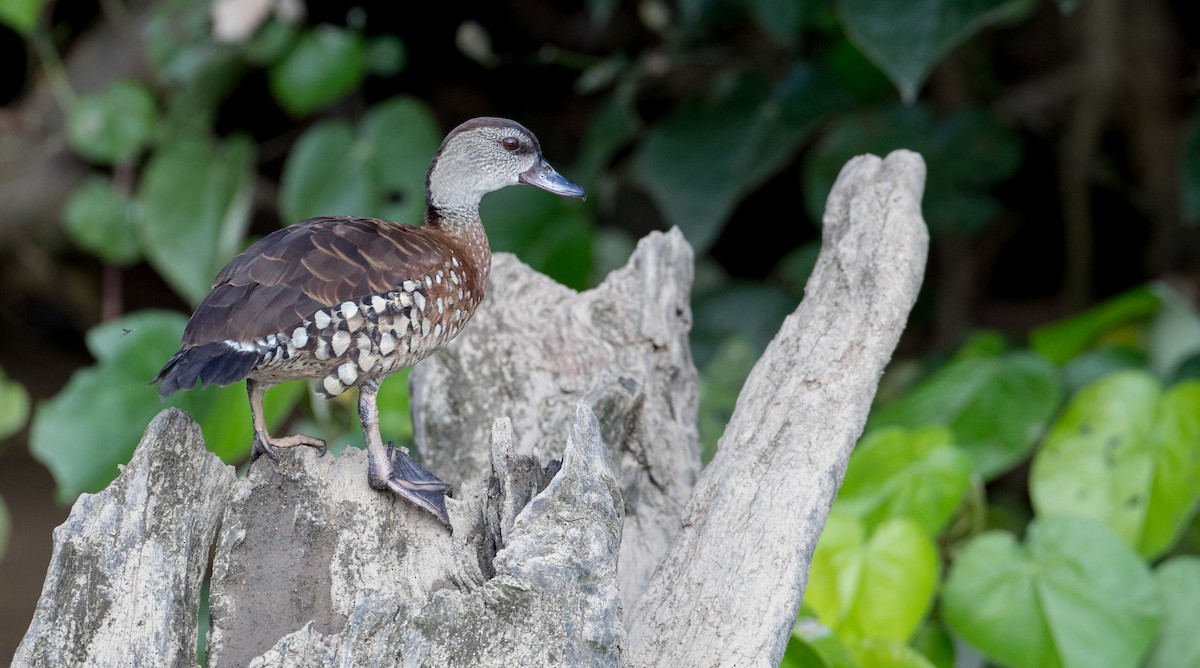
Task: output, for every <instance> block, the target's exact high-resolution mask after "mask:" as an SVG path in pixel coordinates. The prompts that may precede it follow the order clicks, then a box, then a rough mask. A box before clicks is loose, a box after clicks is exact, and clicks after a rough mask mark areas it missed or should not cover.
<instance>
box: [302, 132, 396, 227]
mask: <svg viewBox="0 0 1200 668" xmlns="http://www.w3.org/2000/svg"><path fill="white" fill-rule="evenodd" d="M370 160H371V148H370V147H369V146H367V145H366V143H365V142H362V143H359V142H356V140H355V138H354V130H353V128H351V127H350V124H349V123H346V122H345V121H341V120H333V121H322V122H320V123H316V124H314V125H313V126H312V127H310V128H309V129H308V130H307V131H305V133H304V134H303V135H302V136H301V137H300V139H299V140H298V141H297V142H296V144H295V146H293V147H292V151H291V153H289V154H288V157H287V163H286V164H285V165H284V168H283V179H282V182H281V183H280V191H279V208H280V211H282V214H283V218H284V220H285V221H286V222H287V223H288V224H290V223H295V222H299V221H301V220H304V219H306V218H311V217H313V216H368V217H379V216H382V215H383V203H382V194H381V193H380V192H379V187H378V186H376V185H375V183H374V179H372V177H371V174H370V171H369V161H370Z"/></svg>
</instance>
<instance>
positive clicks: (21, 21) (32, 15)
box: [0, 0, 46, 553]
mask: <svg viewBox="0 0 1200 668" xmlns="http://www.w3.org/2000/svg"><path fill="white" fill-rule="evenodd" d="M45 5H46V0H3V2H0V23H3V24H4V25H6V26H8V27H9V28H12V29H13V30H15V31H16V32H19V33H21V34H22V35H25V36H29V33H30V32H31V31H33V27H34V26H35V25H37V22H38V16H39V15H41V13H42V7H44V6H45ZM0 553H3V550H0Z"/></svg>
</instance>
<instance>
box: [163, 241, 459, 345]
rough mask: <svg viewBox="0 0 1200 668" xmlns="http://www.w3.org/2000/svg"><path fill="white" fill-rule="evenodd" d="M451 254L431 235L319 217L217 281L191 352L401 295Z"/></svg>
mask: <svg viewBox="0 0 1200 668" xmlns="http://www.w3.org/2000/svg"><path fill="white" fill-rule="evenodd" d="M449 253H450V248H449V247H448V246H447V243H446V241H445V240H443V238H442V237H440V236H438V235H437V234H436V233H431V231H430V230H429V229H426V228H421V227H413V226H411V225H401V224H398V223H389V222H387V221H382V220H375V219H372V218H348V217H337V218H334V217H323V218H311V219H309V220H306V221H303V222H300V223H296V224H295V225H292V226H290V227H286V228H284V229H281V230H278V231H276V232H273V233H271V234H269V235H267V236H265V237H263V238H262V239H260V240H259V241H258V242H257V243H255V244H254V245H252V246H250V247H249V248H247V249H246V250H245V251H243V252H242V253H241V254H240V255H238V256H237V257H235V258H234V259H233V260H232V261H231V262H230V263H229V264H228V265H226V267H225V268H224V269H223V270H221V273H220V274H218V275H217V278H216V280H215V281H214V282H213V289H212V292H210V293H209V295H208V296H207V297H205V298H204V301H203V302H201V303H200V306H198V307H197V308H196V312H195V313H194V314H193V315H192V318H191V320H190V321H188V325H187V329H186V330H185V331H184V334H183V346H184V347H185V348H187V347H191V346H199V345H203V344H205V343H209V342H212V341H223V340H233V341H251V340H254V339H258V338H262V337H264V336H268V335H270V334H275V333H276V332H281V331H284V330H289V329H291V328H293V327H295V326H296V325H298V324H300V323H301V322H303V321H304V320H305V319H308V318H310V317H311V316H312V314H313V313H315V312H316V311H317V310H319V309H322V308H326V307H330V306H335V305H338V304H341V303H342V302H345V301H348V300H352V299H358V298H362V297H366V296H369V295H373V294H379V293H384V292H388V291H390V290H394V289H397V288H398V287H399V286H400V285H401V284H402V283H403V282H404V281H406V280H412V279H418V278H421V277H423V276H426V275H428V274H430V273H432V272H435V271H436V270H437V269H439V268H441V266H442V262H443V260H444V258H446V257H448V256H449Z"/></svg>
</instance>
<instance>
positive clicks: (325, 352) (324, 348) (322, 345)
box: [314, 339, 329, 361]
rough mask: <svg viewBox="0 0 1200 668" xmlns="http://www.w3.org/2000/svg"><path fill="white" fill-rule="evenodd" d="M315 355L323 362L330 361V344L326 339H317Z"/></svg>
mask: <svg viewBox="0 0 1200 668" xmlns="http://www.w3.org/2000/svg"><path fill="white" fill-rule="evenodd" d="M314 354H315V355H316V356H317V359H319V360H321V361H324V360H327V359H329V342H328V341H326V340H325V339H317V350H316V352H315V353H314Z"/></svg>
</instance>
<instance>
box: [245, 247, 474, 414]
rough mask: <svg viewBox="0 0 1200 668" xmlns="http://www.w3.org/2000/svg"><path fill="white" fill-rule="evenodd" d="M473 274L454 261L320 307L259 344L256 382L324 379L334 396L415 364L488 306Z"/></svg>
mask: <svg viewBox="0 0 1200 668" xmlns="http://www.w3.org/2000/svg"><path fill="white" fill-rule="evenodd" d="M466 269H467V267H466V266H465V264H464V263H463V262H461V261H460V260H459V258H458V257H457V256H451V257H450V258H449V259H447V260H446V261H445V262H444V263H443V267H442V268H441V269H439V270H437V271H436V272H433V273H431V274H429V275H426V276H421V277H418V278H413V279H410V280H406V281H404V282H403V283H402V284H401V285H400V286H397V289H396V290H393V291H390V292H386V293H383V294H377V295H371V296H369V297H365V298H363V299H358V300H354V301H347V302H343V303H342V304H339V305H337V306H334V307H332V308H325V309H321V310H319V311H317V312H315V313H313V314H312V316H311V317H310V318H308V319H306V320H305V321H304V322H303V323H302V324H300V325H297V326H296V327H294V328H292V329H290V330H288V331H283V332H279V333H277V334H273V335H271V336H268V337H266V338H265V339H263V340H260V341H256V342H254V344H253V345H254V346H255V347H257V349H258V351H259V352H260V355H261V357H260V358H259V361H258V363H257V364H256V365H255V367H254V369H253V371H252V372H251V373H250V377H251V378H254V379H255V380H262V381H267V382H281V381H282V380H286V379H289V378H296V377H298V376H305V377H312V378H320V379H321V380H320V382H319V383H318V386H317V387H318V391H320V392H321V393H322V394H324V395H326V396H327V397H335V396H338V395H339V394H341V393H343V392H345V391H346V390H347V389H349V388H351V387H356V386H358V385H360V384H361V383H362V382H363V381H365V380H367V379H369V378H382V377H384V376H386V375H388V374H390V373H392V372H394V371H397V370H399V369H402V368H405V367H408V366H412V365H413V364H416V363H417V362H418V361H420V360H421V359H424V358H425V357H427V356H429V355H431V354H432V353H434V352H436V351H437V350H439V349H441V348H442V346H445V345H446V344H447V343H449V342H450V340H451V339H453V338H454V337H455V336H457V335H458V333H459V331H461V330H462V327H463V325H465V324H466V322H467V320H468V319H469V318H470V317H471V314H472V313H474V312H475V308H476V307H477V306H478V305H479V302H480V301H481V300H482V298H483V294H482V290H480V289H479V288H478V286H477V285H475V283H476V282H475V281H469V280H467V276H466V273H465V272H466ZM231 345H232V344H231ZM237 345H238V347H242V348H243V349H244V348H245V347H247V344H237Z"/></svg>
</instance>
